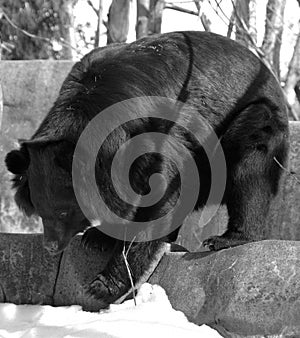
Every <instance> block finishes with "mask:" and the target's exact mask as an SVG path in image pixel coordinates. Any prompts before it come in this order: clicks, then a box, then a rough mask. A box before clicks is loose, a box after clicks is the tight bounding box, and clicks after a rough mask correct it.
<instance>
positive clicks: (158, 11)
mask: <svg viewBox="0 0 300 338" xmlns="http://www.w3.org/2000/svg"><path fill="white" fill-rule="evenodd" d="M164 6H165V1H164V0H150V17H149V27H148V34H149V35H152V34H158V33H160V32H161V22H162V15H163V10H164Z"/></svg>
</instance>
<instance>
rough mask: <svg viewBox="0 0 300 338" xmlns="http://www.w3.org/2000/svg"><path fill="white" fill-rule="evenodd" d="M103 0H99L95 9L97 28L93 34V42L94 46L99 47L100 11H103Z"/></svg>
mask: <svg viewBox="0 0 300 338" xmlns="http://www.w3.org/2000/svg"><path fill="white" fill-rule="evenodd" d="M102 1H103V0H99V7H98V11H97V16H98V19H97V30H96V35H95V42H94V47H95V48H96V47H99V46H100V34H101V25H102V12H103V4H102Z"/></svg>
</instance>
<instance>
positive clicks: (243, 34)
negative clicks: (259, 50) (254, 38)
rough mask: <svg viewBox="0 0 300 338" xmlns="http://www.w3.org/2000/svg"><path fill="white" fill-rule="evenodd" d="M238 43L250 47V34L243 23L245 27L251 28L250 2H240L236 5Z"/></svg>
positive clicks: (242, 0) (241, 0)
mask: <svg viewBox="0 0 300 338" xmlns="http://www.w3.org/2000/svg"><path fill="white" fill-rule="evenodd" d="M235 16H236V20H235V21H236V37H235V39H236V41H238V42H239V43H241V44H242V45H244V46H247V47H248V45H249V38H248V32H247V31H246V30H245V29H244V27H243V23H244V25H245V27H249V0H240V1H237V3H236V11H235Z"/></svg>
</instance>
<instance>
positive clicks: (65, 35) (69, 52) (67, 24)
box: [62, 0, 76, 60]
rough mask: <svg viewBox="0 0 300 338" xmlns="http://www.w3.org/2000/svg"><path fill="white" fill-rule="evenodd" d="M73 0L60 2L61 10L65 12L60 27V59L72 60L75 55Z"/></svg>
mask: <svg viewBox="0 0 300 338" xmlns="http://www.w3.org/2000/svg"><path fill="white" fill-rule="evenodd" d="M73 5H74V1H73V0H67V1H64V2H63V3H62V11H63V12H64V13H65V19H64V23H63V27H62V42H64V44H63V47H62V59H66V60H73V59H74V57H75V56H76V52H75V49H76V40H75V29H74V27H75V25H74V15H73Z"/></svg>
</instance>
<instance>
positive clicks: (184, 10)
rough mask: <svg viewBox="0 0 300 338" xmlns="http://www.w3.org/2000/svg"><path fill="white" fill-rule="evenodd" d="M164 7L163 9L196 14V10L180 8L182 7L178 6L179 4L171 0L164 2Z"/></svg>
mask: <svg viewBox="0 0 300 338" xmlns="http://www.w3.org/2000/svg"><path fill="white" fill-rule="evenodd" d="M164 8H165V9H173V10H175V11H178V12H182V13H187V14H192V15H196V16H198V13H197V12H195V11H191V10H189V9H185V8H182V7H179V6H176V5H174V4H173V3H172V2H169V3H166V5H165V7H164Z"/></svg>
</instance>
